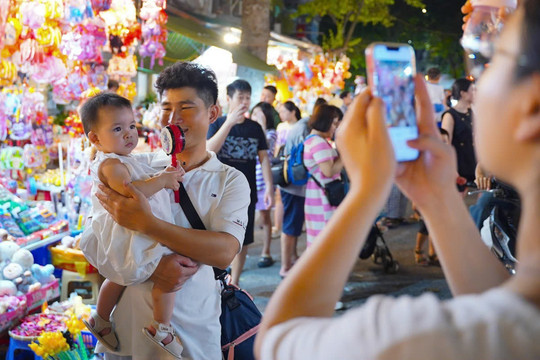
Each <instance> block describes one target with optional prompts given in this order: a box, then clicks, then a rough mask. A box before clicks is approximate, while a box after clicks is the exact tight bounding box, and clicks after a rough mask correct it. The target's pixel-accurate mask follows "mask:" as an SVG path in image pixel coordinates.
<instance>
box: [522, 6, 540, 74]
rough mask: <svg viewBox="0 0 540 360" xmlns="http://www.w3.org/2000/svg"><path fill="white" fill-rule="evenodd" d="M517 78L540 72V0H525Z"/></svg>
mask: <svg viewBox="0 0 540 360" xmlns="http://www.w3.org/2000/svg"><path fill="white" fill-rule="evenodd" d="M517 63H518V64H517V67H516V79H517V80H521V79H523V78H524V77H527V76H529V75H531V74H533V73H535V72H540V1H538V0H525V1H523V25H522V26H521V56H520V57H519V58H518V59H517Z"/></svg>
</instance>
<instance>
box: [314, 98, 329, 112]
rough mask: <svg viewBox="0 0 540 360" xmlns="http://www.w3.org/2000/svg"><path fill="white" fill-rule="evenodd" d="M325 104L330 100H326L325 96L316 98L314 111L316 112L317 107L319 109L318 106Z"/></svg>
mask: <svg viewBox="0 0 540 360" xmlns="http://www.w3.org/2000/svg"><path fill="white" fill-rule="evenodd" d="M323 104H328V101H326V100H325V99H324V98H321V97H320V98H317V100H315V104H313V112H315V109H317V107H319V106H321V105H323Z"/></svg>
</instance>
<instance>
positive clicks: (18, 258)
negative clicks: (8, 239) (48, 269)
mask: <svg viewBox="0 0 540 360" xmlns="http://www.w3.org/2000/svg"><path fill="white" fill-rule="evenodd" d="M11 262H12V263H16V264H19V265H21V266H22V268H23V269H30V267H32V265H33V264H34V255H32V253H31V252H30V251H28V250H26V249H19V250H17V251H15V253H14V254H13V255H12V256H11Z"/></svg>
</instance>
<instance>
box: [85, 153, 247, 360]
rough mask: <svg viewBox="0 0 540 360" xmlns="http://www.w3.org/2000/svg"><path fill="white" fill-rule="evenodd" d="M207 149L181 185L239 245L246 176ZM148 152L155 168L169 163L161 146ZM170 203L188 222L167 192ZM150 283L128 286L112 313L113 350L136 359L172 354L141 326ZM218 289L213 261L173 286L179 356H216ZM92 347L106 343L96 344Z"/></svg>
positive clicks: (211, 224) (210, 225) (148, 312)
mask: <svg viewBox="0 0 540 360" xmlns="http://www.w3.org/2000/svg"><path fill="white" fill-rule="evenodd" d="M210 155H211V156H210V159H209V160H208V161H207V162H206V163H204V164H203V165H201V166H200V167H198V168H196V169H193V170H191V171H189V172H187V173H186V174H185V176H184V180H183V183H184V186H185V188H186V191H187V193H188V195H189V197H190V199H191V201H192V203H193V206H194V207H195V209H196V210H197V212H198V214H199V216H200V217H201V220H202V221H203V223H204V225H205V226H206V228H207V229H208V230H211V231H217V232H226V233H229V234H231V235H233V236H234V237H235V238H236V239H237V240H238V242H239V244H240V245H242V242H243V240H244V234H245V227H246V224H247V208H248V206H249V203H250V192H249V185H248V182H247V180H246V178H245V176H244V175H243V174H242V173H241V172H240V171H238V170H236V169H234V168H232V167H230V166H227V165H225V164H223V163H221V162H220V161H219V160H218V159H217V157H216V155H215V154H214V153H212V152H210ZM150 156H152V157H153V158H152V159H150V163H151V165H152V166H153V167H155V168H156V169H160V168H164V167H165V166H167V165H169V164H170V157H168V156H166V155H165V153H164V152H162V151H159V152H157V153H156V154H155V155H153V154H152V155H150ZM180 201H182V199H180ZM171 206H172V210H173V215H174V219H175V223H176V224H177V225H179V226H183V227H187V228H190V227H191V226H190V225H189V222H188V220H187V218H186V217H185V215H184V213H183V211H182V209H181V207H180V205H179V204H176V203H174V194H173V193H172V192H171ZM111 256H122V257H124V258H125V257H127V256H130V255H129V254H111ZM152 272H153V270H152V271H151V273H152ZM151 273H150V274H151ZM150 274H149V275H150ZM103 275H104V276H105V277H107V274H103ZM126 275H127V274H126ZM141 280H144V279H141ZM152 285H153V284H152V282H150V281H147V282H144V283H142V284H137V285H131V286H129V287H127V288H126V290H125V291H124V294H123V296H122V299H121V300H120V302H119V303H118V305H117V307H116V309H115V311H114V313H113V321H114V323H115V326H116V332H117V335H118V339H119V343H120V351H119V352H118V353H117V354H118V355H131V356H132V357H133V359H137V360H139V359H140V360H146V359H169V358H171V357H170V356H167V354H166V352H165V351H161V350H159V349H158V348H157V347H156V345H155V344H153V343H152V342H151V341H150V340H149V339H147V338H146V337H145V336H144V335H143V333H142V331H141V329H142V328H143V327H145V326H148V325H149V324H150V322H151V321H152V298H151V289H152ZM219 290H220V289H219V285H218V283H217V282H216V281H215V280H214V273H213V270H212V267H210V266H207V265H202V266H201V268H200V269H199V271H198V272H197V273H196V274H195V275H193V277H191V278H190V279H189V280H188V281H187V282H186V283H185V284H184V286H183V287H182V289H181V290H180V291H178V292H177V294H176V304H175V308H174V314H173V319H172V323H173V325H174V326H175V328H176V330H177V331H178V334H179V335H180V339H181V340H182V343H183V344H184V352H183V354H182V355H183V356H184V359H197V360H198V359H209V360H210V359H212V360H213V359H221V345H220V341H221V327H220V324H219V315H220V313H221V307H220V304H221V299H220V294H219ZM96 350H97V351H98V352H102V351H105V350H106V349H105V348H104V347H101V346H99V345H98V347H97V349H96Z"/></svg>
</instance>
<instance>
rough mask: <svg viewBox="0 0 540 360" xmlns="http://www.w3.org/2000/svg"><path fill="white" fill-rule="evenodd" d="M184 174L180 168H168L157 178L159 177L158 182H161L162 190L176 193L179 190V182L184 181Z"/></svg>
mask: <svg viewBox="0 0 540 360" xmlns="http://www.w3.org/2000/svg"><path fill="white" fill-rule="evenodd" d="M185 173H186V172H185V171H184V169H183V168H182V167H181V166H179V167H178V168H175V167H172V166H168V167H167V168H166V169H165V171H163V172H161V173H160V174H159V175H157V176H159V178H160V180H161V181H162V182H163V188H165V189H171V190H175V191H176V190H178V189H179V188H180V184H179V182H181V181H182V180H183V179H184V175H185Z"/></svg>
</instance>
